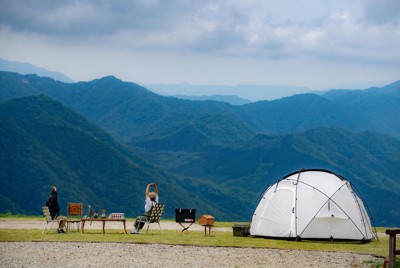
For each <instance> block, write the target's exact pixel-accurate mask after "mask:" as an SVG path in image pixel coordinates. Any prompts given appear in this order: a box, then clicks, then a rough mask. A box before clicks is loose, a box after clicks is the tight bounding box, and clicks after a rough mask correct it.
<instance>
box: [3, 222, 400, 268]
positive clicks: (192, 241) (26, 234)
mask: <svg viewBox="0 0 400 268" xmlns="http://www.w3.org/2000/svg"><path fill="white" fill-rule="evenodd" d="M0 220H2V221H3V220H32V218H30V217H29V218H26V217H25V218H23V217H22V218H19V217H15V218H14V217H2V218H0ZM234 224H235V223H232V222H216V223H215V226H214V227H232V226H233V225H234ZM385 230H386V228H378V232H381V233H384V232H385ZM0 241H2V242H4V241H21V242H31V241H32V242H33V241H34V242H41V241H43V242H44V241H64V242H98V243H147V244H168V245H196V246H214V247H254V248H270V249H290V250H316V251H338V252H354V253H363V254H372V255H375V256H378V257H383V258H387V257H388V248H389V239H388V237H381V238H379V240H376V239H375V240H372V241H371V242H369V243H361V242H340V241H334V242H330V241H308V240H303V241H302V242H295V241H288V240H277V239H266V238H253V237H237V236H233V232H232V231H229V232H223V231H218V230H217V231H214V232H212V233H211V236H204V232H203V231H189V232H184V233H181V231H180V230H164V234H163V235H161V234H160V232H159V230H156V229H155V230H153V231H152V233H149V234H147V235H146V234H144V233H143V234H140V235H131V234H126V235H125V234H123V231H122V230H114V229H111V230H106V234H105V235H103V234H102V233H101V229H89V230H85V234H80V233H79V232H77V231H76V230H74V231H70V232H69V233H68V234H57V233H56V232H55V229H52V230H50V232H49V233H48V234H47V235H46V234H45V235H43V234H42V233H41V230H39V229H28V230H21V229H0ZM396 246H397V248H400V238H399V239H397V243H396ZM398 262H400V260H399V261H398ZM370 265H371V266H373V267H381V266H382V263H373V264H370ZM396 267H398V266H396Z"/></svg>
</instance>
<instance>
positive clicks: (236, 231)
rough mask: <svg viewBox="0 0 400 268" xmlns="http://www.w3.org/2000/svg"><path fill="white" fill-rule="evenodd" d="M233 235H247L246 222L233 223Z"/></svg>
mask: <svg viewBox="0 0 400 268" xmlns="http://www.w3.org/2000/svg"><path fill="white" fill-rule="evenodd" d="M232 229H233V236H243V237H246V236H249V235H250V225H248V224H235V225H233V226H232Z"/></svg>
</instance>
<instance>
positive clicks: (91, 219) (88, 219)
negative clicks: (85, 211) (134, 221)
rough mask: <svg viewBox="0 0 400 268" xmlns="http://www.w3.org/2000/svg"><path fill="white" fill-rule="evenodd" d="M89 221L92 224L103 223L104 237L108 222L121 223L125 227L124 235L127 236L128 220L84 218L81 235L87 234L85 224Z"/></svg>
mask: <svg viewBox="0 0 400 268" xmlns="http://www.w3.org/2000/svg"><path fill="white" fill-rule="evenodd" d="M87 221H90V222H93V221H101V222H102V223H103V235H104V234H105V233H106V232H105V226H106V222H109V221H120V222H122V224H123V225H124V233H125V234H127V231H126V219H107V218H83V219H82V225H81V234H83V233H85V223H86V222H87Z"/></svg>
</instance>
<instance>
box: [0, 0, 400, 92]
mask: <svg viewBox="0 0 400 268" xmlns="http://www.w3.org/2000/svg"><path fill="white" fill-rule="evenodd" d="M0 58H3V59H5V60H8V61H18V62H27V63H31V64H34V65H37V66H40V67H43V68H46V69H48V70H51V71H58V72H62V73H63V74H65V75H67V76H69V77H70V78H71V79H73V80H74V81H90V80H93V79H96V78H100V77H103V76H107V75H114V76H116V77H117V78H119V79H121V80H124V81H131V82H135V83H139V84H179V83H190V84H193V85H232V86H233V85H246V84H251V85H276V86H295V87H297V86H299V87H307V88H309V89H312V90H322V89H329V88H357V87H360V86H361V85H362V86H363V87H367V86H369V85H370V86H382V85H385V84H388V83H391V82H394V81H397V80H400V1H398V0H351V1H348V0H304V1H295V0H242V1H238V0H168V1H165V0H164V1H163V0H137V1H135V0H109V1H107V0H98V1H94V0H86V1H78V0H62V1H59V0H18V1H16V0H0Z"/></svg>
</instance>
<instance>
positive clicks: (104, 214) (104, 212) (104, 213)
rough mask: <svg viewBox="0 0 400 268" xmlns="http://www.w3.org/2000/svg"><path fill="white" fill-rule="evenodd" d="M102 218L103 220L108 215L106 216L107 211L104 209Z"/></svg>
mask: <svg viewBox="0 0 400 268" xmlns="http://www.w3.org/2000/svg"><path fill="white" fill-rule="evenodd" d="M101 217H102V218H103V219H104V218H106V217H107V215H106V210H105V209H102V210H101Z"/></svg>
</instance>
